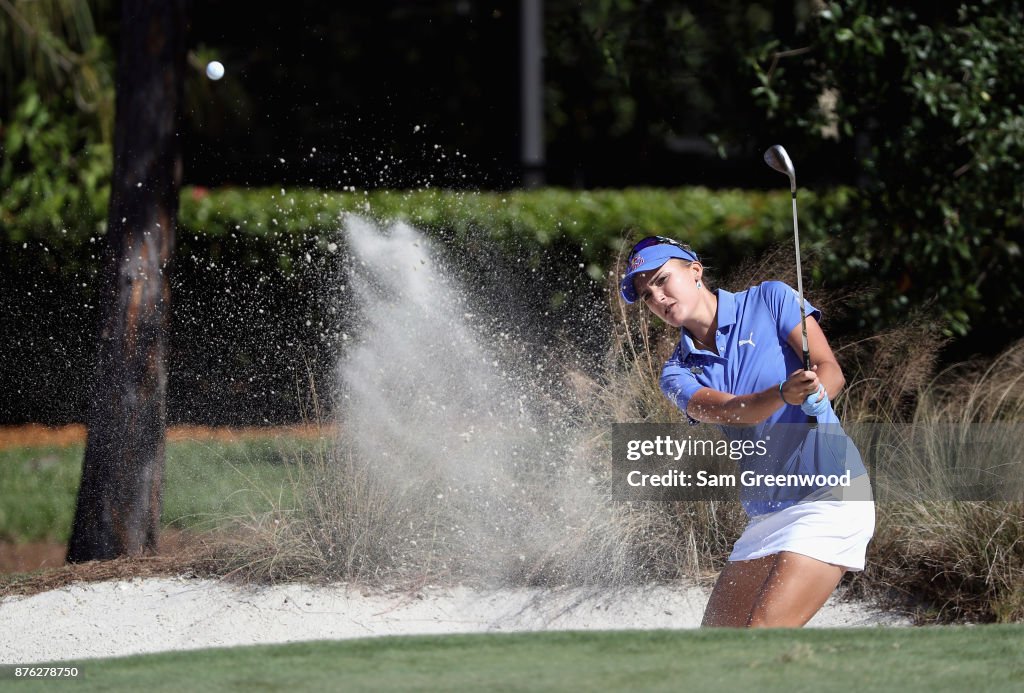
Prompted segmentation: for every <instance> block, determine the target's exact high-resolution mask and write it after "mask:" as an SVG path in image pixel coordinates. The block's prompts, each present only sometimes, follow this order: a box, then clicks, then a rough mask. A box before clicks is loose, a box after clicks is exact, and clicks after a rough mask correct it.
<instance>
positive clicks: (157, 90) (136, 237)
mask: <svg viewBox="0 0 1024 693" xmlns="http://www.w3.org/2000/svg"><path fill="white" fill-rule="evenodd" d="M186 4H187V0H123V2H122V9H121V32H120V33H121V36H120V40H121V47H120V52H119V54H118V65H117V114H116V120H115V134H114V169H113V180H112V181H111V196H110V207H109V217H108V221H107V235H106V238H107V245H106V250H105V258H104V262H103V269H102V271H101V272H102V273H101V276H100V282H101V285H100V293H99V296H100V300H102V302H103V303H102V305H103V309H102V317H101V323H100V327H99V336H98V344H97V361H96V370H95V372H94V375H93V382H92V386H91V388H90V400H89V404H88V413H87V420H86V425H87V426H88V430H89V433H88V438H87V441H86V448H85V459H84V461H83V464H82V481H81V485H80V486H79V489H78V504H77V507H76V509H75V519H74V525H73V527H72V532H71V541H70V543H69V545H68V554H67V560H68V561H69V562H72V563H77V562H81V561H88V560H95V559H109V558H114V557H117V556H137V555H140V554H142V553H143V552H147V551H155V550H156V547H157V538H158V531H159V522H160V510H161V499H162V494H161V490H162V480H163V468H164V434H165V429H166V390H167V374H166V367H165V364H164V357H165V353H166V342H167V325H168V312H169V310H170V283H169V281H168V272H169V269H170V267H169V265H170V261H171V256H172V253H173V250H174V235H175V227H176V225H177V215H178V190H179V188H180V185H181V158H180V152H179V147H178V122H179V112H180V105H181V100H182V83H183V77H184V69H185V30H186Z"/></svg>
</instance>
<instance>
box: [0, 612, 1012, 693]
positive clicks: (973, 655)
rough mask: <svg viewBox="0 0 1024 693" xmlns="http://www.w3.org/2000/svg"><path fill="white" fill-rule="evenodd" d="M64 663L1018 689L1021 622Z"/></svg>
mask: <svg viewBox="0 0 1024 693" xmlns="http://www.w3.org/2000/svg"><path fill="white" fill-rule="evenodd" d="M65 665H66V663H65ZM77 666H78V667H79V668H80V671H81V672H82V674H81V678H80V679H79V680H78V682H77V684H76V685H74V686H73V687H74V689H75V690H76V691H92V690H97V691H98V690H104V691H108V690H146V691H148V692H150V693H153V692H156V691H177V690H181V689H182V688H185V687H187V688H197V689H200V690H225V691H235V690H237V691H252V690H259V691H276V690H288V691H296V690H345V691H359V690H367V691H369V690H372V691H416V690H418V691H423V690H504V691H519V690H524V691H544V690H573V691H577V690H630V691H634V690H641V691H680V690H687V691H705V690H727V691H733V690H744V689H746V690H757V691H766V690H785V691H796V690H843V691H848V690H851V689H852V690H887V691H888V690H892V691H895V690H900V691H918V690H920V691H932V690H936V689H939V690H971V691H1000V690H1007V691H1017V690H1021V689H1022V688H1024V626H981V627H962V626H961V627H942V628H920V629H903V628H900V629H882V628H863V629H849V630H774V631H764V630H760V631H758V630H754V631H741V630H697V631H616V632H610V631H606V632H589V633H580V632H563V633H558V632H555V633H516V634H503V635H491V634H489V635H453V636H423V637H391V638H372V639H363V640H348V641H333V642H327V641H324V642H308V643H292V644H288V645H274V646H255V647H241V648H232V649H213V650H201V651H193V652H174V653H165V654H157V655H142V656H136V657H127V658H119V659H106V660H88V661H84V662H80V663H78V664H77ZM3 678H5V679H9V678H10V674H9V673H7V672H6V671H5V672H4V673H3ZM48 683H49V686H52V682H48ZM32 685H33V684H28V685H25V686H24V689H25V690H27V689H30V688H31V687H32ZM35 685H36V686H39V687H40V688H41V687H42V686H44V685H47V683H44V682H35Z"/></svg>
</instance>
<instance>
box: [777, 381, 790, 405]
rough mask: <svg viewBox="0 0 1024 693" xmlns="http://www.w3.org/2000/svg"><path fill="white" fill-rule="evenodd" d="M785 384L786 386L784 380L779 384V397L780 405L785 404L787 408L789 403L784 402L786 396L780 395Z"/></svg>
mask: <svg viewBox="0 0 1024 693" xmlns="http://www.w3.org/2000/svg"><path fill="white" fill-rule="evenodd" d="M785 384H786V381H785V380H783V381H782V382H781V383H779V397H781V398H782V403H783V404H785V405H786V406H787V407H788V406H789V402H787V401H786V395H784V394H782V386H783V385H785Z"/></svg>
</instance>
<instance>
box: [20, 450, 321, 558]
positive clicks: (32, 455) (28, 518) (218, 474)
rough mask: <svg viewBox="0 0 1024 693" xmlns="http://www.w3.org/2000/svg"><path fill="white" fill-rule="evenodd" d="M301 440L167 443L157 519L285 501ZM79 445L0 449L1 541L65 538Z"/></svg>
mask: <svg viewBox="0 0 1024 693" xmlns="http://www.w3.org/2000/svg"><path fill="white" fill-rule="evenodd" d="M300 445H301V444H300V443H297V442H295V441H279V440H271V439H266V440H263V439H257V440H244V441H239V442H232V443H222V442H200V441H180V442H170V443H168V444H167V460H166V466H165V475H164V507H163V524H164V525H165V526H173V527H180V528H195V529H209V528H212V527H215V526H217V525H218V524H220V523H222V522H223V521H224V520H225V519H226V518H231V517H237V516H239V515H246V514H249V513H250V512H260V511H263V510H268V509H270V507H271V503H272V499H273V502H274V503H276V502H278V501H279V500H280V501H283V502H284V504H285V505H286V506H287V504H288V503H289V502H290V494H291V489H292V485H291V484H289V483H287V463H288V462H289V461H291V460H294V459H295V458H294V455H297V454H300V453H299V450H300V447H299V446H300ZM83 452H84V449H83V446H82V445H70V446H67V447H49V448H45V447H24V448H11V449H7V450H0V540H3V541H14V542H28V541H54V542H66V541H67V540H68V537H69V535H70V532H71V520H72V518H73V516H74V512H75V500H76V497H77V493H78V482H79V479H80V478H81V474H82V455H83Z"/></svg>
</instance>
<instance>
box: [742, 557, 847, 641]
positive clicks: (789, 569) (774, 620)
mask: <svg viewBox="0 0 1024 693" xmlns="http://www.w3.org/2000/svg"><path fill="white" fill-rule="evenodd" d="M844 572H846V571H845V569H843V568H840V567H839V566H837V565H832V564H831V563H825V562H823V561H819V560H817V559H814V558H811V557H810V556H804V555H802V554H799V553H791V552H789V551H782V552H780V553H778V554H776V557H775V565H774V566H772V569H771V572H770V573H769V574H768V579H766V580H765V581H764V584H763V585H762V586H761V592H760V594H758V595H757V599H756V601H755V602H754V608H753V609H752V610H751V612H750V622H749V624H748V625H749V626H750V627H751V628H799V627H800V626H802V625H804V624H805V623H807V622H808V621H810V620H811V617H812V616H814V614H816V613H818V609H820V608H821V607H822V605H823V604H824V603H825V601H826V600H827V599H828V597H829V595H830V594H832V592H833V590H835V588H836V585H838V584H839V580H840V579H841V578H842V577H843V573H844Z"/></svg>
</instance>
